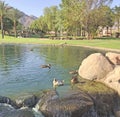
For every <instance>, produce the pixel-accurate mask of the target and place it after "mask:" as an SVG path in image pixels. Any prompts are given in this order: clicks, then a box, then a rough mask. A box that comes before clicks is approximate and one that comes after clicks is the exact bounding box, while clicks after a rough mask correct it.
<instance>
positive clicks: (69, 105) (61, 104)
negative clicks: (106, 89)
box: [37, 91, 120, 117]
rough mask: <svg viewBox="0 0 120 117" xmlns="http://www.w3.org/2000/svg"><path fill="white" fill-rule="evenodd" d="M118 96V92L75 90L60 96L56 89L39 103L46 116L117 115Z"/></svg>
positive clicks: (102, 116) (109, 116)
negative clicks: (115, 110)
mask: <svg viewBox="0 0 120 117" xmlns="http://www.w3.org/2000/svg"><path fill="white" fill-rule="evenodd" d="M117 96H118V95H117V93H114V94H109V93H108V94H88V93H85V92H82V91H74V92H71V93H69V94H67V95H66V96H65V97H62V98H58V95H57V93H56V92H55V91H50V92H48V93H46V94H45V95H43V97H41V99H40V101H39V103H38V104H37V105H38V106H39V110H40V111H41V112H42V114H43V115H44V116H45V117H115V115H114V108H115V107H116V109H118V107H117V106H116V105H118V102H117V100H116V98H117ZM119 106H120V105H119Z"/></svg>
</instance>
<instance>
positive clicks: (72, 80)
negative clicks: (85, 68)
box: [71, 76, 79, 84]
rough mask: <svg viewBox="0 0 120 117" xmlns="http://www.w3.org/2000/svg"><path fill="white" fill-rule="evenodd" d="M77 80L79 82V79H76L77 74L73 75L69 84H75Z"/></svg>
mask: <svg viewBox="0 0 120 117" xmlns="http://www.w3.org/2000/svg"><path fill="white" fill-rule="evenodd" d="M78 82H79V81H78V78H77V76H73V77H72V79H71V84H76V83H78Z"/></svg>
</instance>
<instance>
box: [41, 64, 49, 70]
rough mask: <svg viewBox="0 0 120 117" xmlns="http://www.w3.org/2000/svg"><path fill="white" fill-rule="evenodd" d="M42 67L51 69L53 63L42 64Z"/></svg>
mask: <svg viewBox="0 0 120 117" xmlns="http://www.w3.org/2000/svg"><path fill="white" fill-rule="evenodd" d="M41 67H42V68H49V69H50V68H51V64H47V65H42V66H41Z"/></svg>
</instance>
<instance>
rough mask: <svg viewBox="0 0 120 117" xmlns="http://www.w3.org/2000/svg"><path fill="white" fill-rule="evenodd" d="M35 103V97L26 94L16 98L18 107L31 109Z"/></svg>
mask: <svg viewBox="0 0 120 117" xmlns="http://www.w3.org/2000/svg"><path fill="white" fill-rule="evenodd" d="M37 101H38V99H37V97H36V96H35V95H31V94H27V95H24V96H20V97H18V99H16V104H17V105H18V106H19V107H22V106H26V107H30V108H32V107H34V106H35V105H36V103H37Z"/></svg>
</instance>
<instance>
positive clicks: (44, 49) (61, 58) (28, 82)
mask: <svg viewBox="0 0 120 117" xmlns="http://www.w3.org/2000/svg"><path fill="white" fill-rule="evenodd" d="M95 52H98V51H97V50H91V49H86V48H81V47H70V46H64V47H61V46H42V45H0V81H1V82H0V94H1V95H4V96H11V95H20V94H23V93H28V92H31V93H33V92H39V91H41V90H44V89H48V88H53V87H52V81H53V78H58V79H60V80H64V81H65V85H64V86H62V87H59V88H58V89H57V90H59V91H60V92H62V93H65V92H66V91H67V90H69V89H70V79H71V75H70V74H69V71H71V70H76V69H78V68H79V65H80V64H81V61H82V60H83V59H84V58H85V57H87V56H88V55H89V54H91V53H95ZM43 64H51V69H43V68H41V67H40V66H41V65H43Z"/></svg>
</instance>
